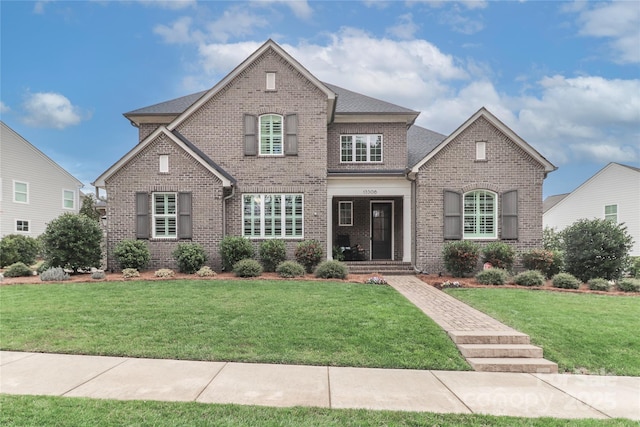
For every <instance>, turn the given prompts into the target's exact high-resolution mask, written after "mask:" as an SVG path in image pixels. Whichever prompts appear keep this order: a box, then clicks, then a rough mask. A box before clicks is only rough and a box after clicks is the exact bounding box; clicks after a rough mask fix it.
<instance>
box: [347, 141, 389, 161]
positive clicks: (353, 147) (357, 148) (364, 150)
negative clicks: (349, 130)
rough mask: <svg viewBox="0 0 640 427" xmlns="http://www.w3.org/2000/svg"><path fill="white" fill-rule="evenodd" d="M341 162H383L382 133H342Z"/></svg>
mask: <svg viewBox="0 0 640 427" xmlns="http://www.w3.org/2000/svg"><path fill="white" fill-rule="evenodd" d="M340 162H341V163H380V162H382V135H377V134H374V135H341V136H340Z"/></svg>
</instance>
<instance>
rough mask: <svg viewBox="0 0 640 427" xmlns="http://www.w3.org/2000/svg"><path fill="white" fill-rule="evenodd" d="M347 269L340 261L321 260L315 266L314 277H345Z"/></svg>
mask: <svg viewBox="0 0 640 427" xmlns="http://www.w3.org/2000/svg"><path fill="white" fill-rule="evenodd" d="M348 272H349V270H348V269H347V266H346V265H345V264H344V263H342V262H340V261H335V260H332V261H323V262H321V263H320V265H318V268H316V272H315V274H316V277H319V278H321V279H346V278H347V273H348Z"/></svg>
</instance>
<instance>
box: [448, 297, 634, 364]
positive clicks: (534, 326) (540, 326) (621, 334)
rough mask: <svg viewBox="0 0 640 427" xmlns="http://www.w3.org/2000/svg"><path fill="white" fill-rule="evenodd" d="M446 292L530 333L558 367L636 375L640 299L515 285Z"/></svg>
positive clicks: (535, 342)
mask: <svg viewBox="0 0 640 427" xmlns="http://www.w3.org/2000/svg"><path fill="white" fill-rule="evenodd" d="M447 293H449V294H450V295H452V296H454V297H456V298H458V299H460V300H462V301H464V302H466V303H468V304H470V305H472V306H473V307H475V308H477V309H478V310H481V311H483V312H484V313H487V314H488V315H490V316H493V317H495V318H496V319H498V320H500V321H502V322H503V323H506V324H507V325H509V326H511V327H513V328H515V329H517V330H518V331H521V332H524V333H526V334H529V336H530V337H531V340H532V342H533V343H534V344H536V345H539V346H541V347H543V349H544V357H545V358H546V359H549V360H552V361H554V362H556V363H558V367H559V370H560V371H564V372H571V373H573V372H575V373H590V374H598V375H630V376H640V351H638V349H640V334H638V330H640V299H639V298H635V297H624V296H607V295H587V294H574V293H561V292H541V291H531V290H518V289H450V290H447Z"/></svg>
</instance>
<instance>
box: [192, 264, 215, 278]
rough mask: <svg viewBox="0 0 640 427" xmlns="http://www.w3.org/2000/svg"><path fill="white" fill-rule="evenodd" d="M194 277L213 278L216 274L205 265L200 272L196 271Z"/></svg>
mask: <svg viewBox="0 0 640 427" xmlns="http://www.w3.org/2000/svg"><path fill="white" fill-rule="evenodd" d="M196 275H197V276H198V277H213V276H216V272H215V271H213V270H212V269H211V267H209V266H208V265H205V266H204V267H202V268H201V269H200V270H198V271H196Z"/></svg>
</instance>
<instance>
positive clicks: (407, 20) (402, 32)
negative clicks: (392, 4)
mask: <svg viewBox="0 0 640 427" xmlns="http://www.w3.org/2000/svg"><path fill="white" fill-rule="evenodd" d="M397 21H398V22H397V24H396V25H394V26H392V27H389V28H387V34H390V35H392V36H394V37H396V38H399V39H403V40H409V39H412V38H413V37H414V35H415V33H416V32H417V31H418V30H419V29H420V27H419V26H418V25H417V24H416V23H415V22H413V16H412V15H411V14H410V13H407V14H405V15H401V16H399V17H398V19H397Z"/></svg>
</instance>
